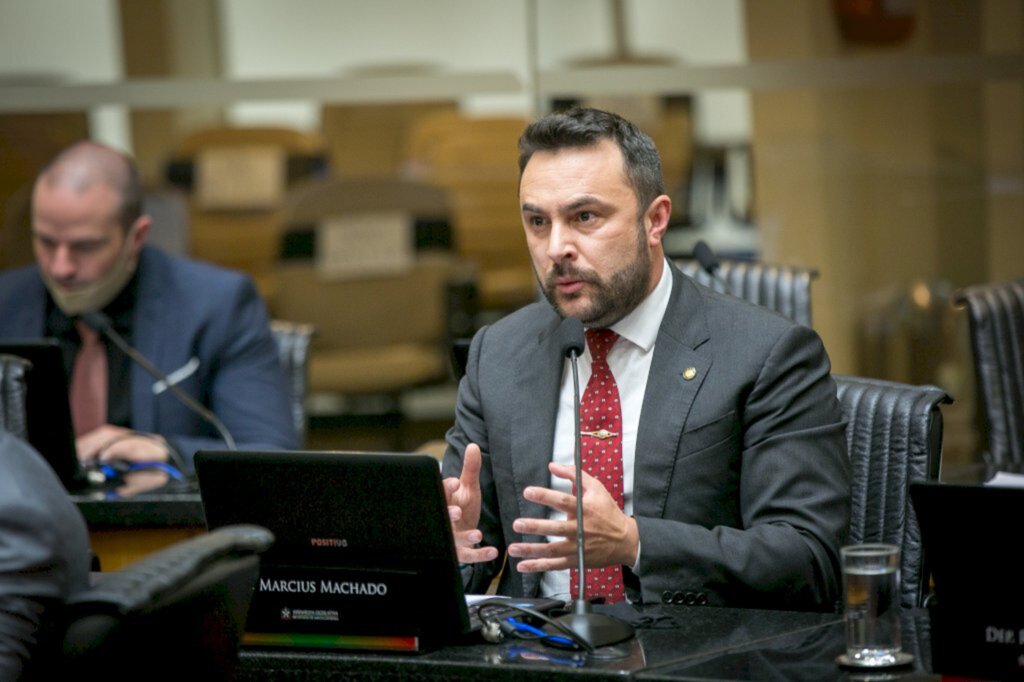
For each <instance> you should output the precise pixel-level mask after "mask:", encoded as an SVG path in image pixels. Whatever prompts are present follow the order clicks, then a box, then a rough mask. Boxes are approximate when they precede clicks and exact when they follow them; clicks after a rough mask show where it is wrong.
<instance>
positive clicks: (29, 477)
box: [0, 429, 90, 680]
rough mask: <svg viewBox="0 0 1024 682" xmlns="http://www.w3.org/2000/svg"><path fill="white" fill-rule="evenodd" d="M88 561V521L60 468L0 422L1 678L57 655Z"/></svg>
mask: <svg viewBox="0 0 1024 682" xmlns="http://www.w3.org/2000/svg"><path fill="white" fill-rule="evenodd" d="M89 562H90V555H89V535H88V532H87V531H86V528H85V520H84V519H82V516H81V514H79V513H78V509H76V508H75V505H74V503H72V502H71V498H69V497H68V494H67V492H66V491H65V490H64V486H63V485H61V482H60V481H59V480H58V479H57V476H56V474H54V473H53V470H52V469H50V467H49V466H48V465H47V464H46V462H45V461H44V460H43V458H42V457H41V456H40V455H39V453H37V452H35V451H34V450H32V449H31V448H30V447H29V446H28V445H27V444H25V443H24V442H22V441H20V440H18V439H17V438H15V437H14V436H12V435H10V434H9V433H7V432H6V431H4V430H3V429H0V680H17V679H20V678H21V676H22V675H25V676H28V675H29V671H30V669H31V664H32V660H33V657H36V658H43V657H44V654H45V657H52V656H54V655H55V651H54V650H53V647H55V646H56V644H57V637H59V635H60V630H59V627H58V623H59V622H60V618H59V609H60V608H61V605H62V603H63V602H64V601H65V600H66V599H67V598H68V597H69V596H70V595H71V594H74V593H75V592H78V591H80V590H84V589H85V588H87V587H88V586H89ZM44 650H45V651H44Z"/></svg>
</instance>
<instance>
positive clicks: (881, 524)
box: [835, 376, 952, 607]
mask: <svg viewBox="0 0 1024 682" xmlns="http://www.w3.org/2000/svg"><path fill="white" fill-rule="evenodd" d="M835 380H836V384H837V387H838V394H839V403H840V405H841V406H842V410H843V414H844V416H845V417H846V419H847V422H848V423H847V426H846V442H847V447H848V448H849V453H850V467H851V478H852V482H853V485H852V498H853V507H852V511H851V516H850V537H849V543H850V544H860V543H867V542H885V543H891V544H894V545H899V546H900V548H901V567H900V576H901V584H900V591H901V594H900V603H901V604H902V605H903V606H906V607H914V606H921V605H922V604H923V603H924V599H925V597H926V596H927V594H926V592H927V589H928V579H927V575H928V574H927V566H926V565H925V558H924V557H923V556H922V551H921V531H920V528H919V527H918V524H917V517H916V515H915V514H914V509H913V505H912V504H911V502H910V490H909V488H910V483H911V482H913V481H936V480H938V478H939V464H940V458H941V454H942V412H941V410H940V407H939V406H940V405H943V404H946V403H950V402H952V400H951V399H950V397H949V396H948V395H946V392H945V391H943V390H942V389H941V388H938V387H936V386H911V385H908V384H900V383H896V382H891V381H882V380H880V379H866V378H861V377H850V376H836V377H835Z"/></svg>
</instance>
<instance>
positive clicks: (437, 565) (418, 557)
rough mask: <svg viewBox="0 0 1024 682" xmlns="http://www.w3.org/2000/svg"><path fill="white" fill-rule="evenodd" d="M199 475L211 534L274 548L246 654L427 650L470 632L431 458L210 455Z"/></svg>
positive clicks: (199, 460) (203, 456)
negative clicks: (252, 650) (251, 648)
mask: <svg viewBox="0 0 1024 682" xmlns="http://www.w3.org/2000/svg"><path fill="white" fill-rule="evenodd" d="M195 466H196V474H197V477H198V480H199V491H200V496H201V498H202V502H203V510H204V512H205V514H206V523H207V526H208V527H209V528H210V529H215V528H219V527H221V526H226V525H232V524H239V523H252V524H257V525H260V526H263V527H265V528H267V529H269V530H270V531H271V532H273V533H274V536H275V538H276V539H275V542H274V545H273V547H272V548H271V549H270V550H269V551H268V552H267V553H265V554H264V555H263V558H262V562H261V575H260V579H259V581H258V583H257V586H256V589H255V592H254V594H253V599H252V604H251V606H250V610H249V620H248V624H247V628H246V634H245V637H244V639H243V642H244V643H245V644H247V645H255V646H267V647H297V648H319V649H323V648H354V649H371V650H393V651H406V652H418V651H426V650H430V649H433V648H436V647H438V646H442V645H444V644H447V643H450V642H452V641H455V640H456V639H458V638H459V637H460V636H462V635H463V634H465V633H467V632H468V631H469V626H470V623H469V616H468V609H467V607H466V599H465V595H464V594H463V589H462V577H461V575H460V572H459V568H458V561H457V559H456V556H455V544H454V540H453V537H452V533H451V526H450V523H449V519H448V511H447V506H446V502H445V497H444V491H443V489H442V487H441V473H440V468H439V466H438V463H437V460H436V459H434V458H433V457H430V456H429V455H414V454H401V453H358V452H280V451H278V452H261V451H237V450H236V451H230V450H216V451H215V450H202V451H199V452H198V453H196V456H195Z"/></svg>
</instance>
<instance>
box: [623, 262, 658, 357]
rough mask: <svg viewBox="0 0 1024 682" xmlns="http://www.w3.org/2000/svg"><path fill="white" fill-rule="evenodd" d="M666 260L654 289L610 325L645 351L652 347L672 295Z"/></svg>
mask: <svg viewBox="0 0 1024 682" xmlns="http://www.w3.org/2000/svg"><path fill="white" fill-rule="evenodd" d="M670 269H671V268H670V267H669V265H668V263H667V262H665V263H663V264H662V268H661V278H660V279H659V280H658V284H657V285H656V286H655V287H654V291H652V292H651V293H650V294H648V295H647V298H645V299H644V300H643V301H641V302H640V305H638V306H637V307H636V308H634V309H633V310H632V312H630V313H629V314H628V315H626V316H625V317H624V318H622V319H621V320H619V321H618V322H616V323H615V324H613V325H612V326H611V329H612V331H614V332H615V333H617V334H618V335H619V336H621V337H622V338H624V339H626V340H627V341H629V342H630V343H632V344H634V345H635V346H638V347H639V348H640V349H641V350H643V352H645V353H647V352H649V351H650V350H651V348H653V347H654V342H655V340H656V339H657V338H658V330H659V329H660V328H661V320H662V318H664V317H665V311H666V310H668V301H669V298H671V297H672V273H671V272H670Z"/></svg>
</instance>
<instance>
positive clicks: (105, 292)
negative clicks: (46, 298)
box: [40, 233, 137, 317]
mask: <svg viewBox="0 0 1024 682" xmlns="http://www.w3.org/2000/svg"><path fill="white" fill-rule="evenodd" d="M136 265H137V261H136V258H135V256H134V255H133V254H132V234H131V233H129V235H128V237H127V238H126V239H125V244H124V253H122V254H121V256H120V257H119V258H118V259H117V261H116V262H115V263H114V267H112V268H111V269H110V272H108V273H107V274H106V275H104V276H103V277H102V278H100V279H99V280H97V281H95V282H93V283H92V284H88V285H86V286H84V287H81V288H78V289H74V290H68V289H64V288H62V287H61V286H60V285H59V284H57V282H55V281H54V280H53V279H52V278H51V277H50V276H49V275H48V274H47V273H46V271H45V270H42V269H40V272H41V274H42V276H43V282H44V283H45V284H46V288H47V289H48V290H49V292H50V296H52V297H53V301H54V303H56V304H57V307H58V308H60V309H61V310H63V311H64V314H65V315H67V316H69V317H74V316H75V315H80V314H82V313H85V312H89V311H92V310H101V309H102V308H103V307H104V306H106V305H107V304H108V303H110V302H111V301H113V300H114V298H115V297H116V296H117V295H118V294H119V293H121V290H122V289H124V287H125V285H126V284H128V280H130V279H131V278H132V275H133V274H135V266H136Z"/></svg>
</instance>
